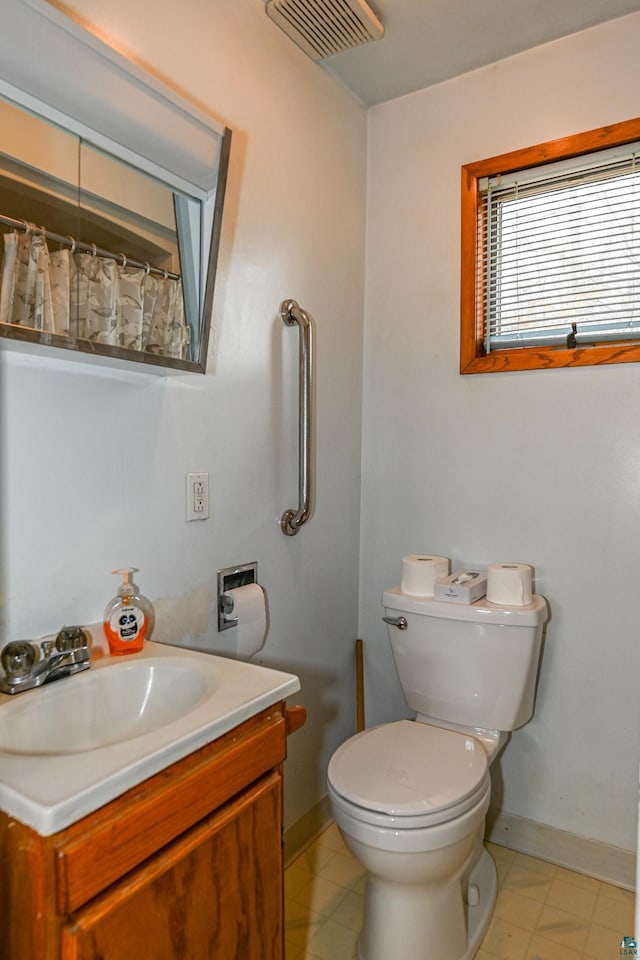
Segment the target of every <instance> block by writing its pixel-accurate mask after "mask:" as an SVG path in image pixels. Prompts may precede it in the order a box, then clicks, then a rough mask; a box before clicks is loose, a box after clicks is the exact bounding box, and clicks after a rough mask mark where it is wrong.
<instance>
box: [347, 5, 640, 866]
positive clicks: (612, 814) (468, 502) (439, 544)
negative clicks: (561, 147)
mask: <svg viewBox="0 0 640 960" xmlns="http://www.w3.org/2000/svg"><path fill="white" fill-rule="evenodd" d="M639 41H640V15H638V14H634V15H632V16H629V17H626V18H624V19H622V20H618V21H614V22H612V23H609V24H606V25H604V26H602V27H598V28H595V29H593V30H589V31H585V32H583V33H581V34H577V35H575V36H573V37H569V38H567V39H564V40H560V41H558V42H556V43H551V44H548V45H546V46H543V47H540V48H538V49H536V50H532V51H530V52H528V53H525V54H522V55H519V56H516V57H513V58H511V59H509V60H505V61H503V62H501V63H497V64H495V65H493V66H490V67H487V68H486V69H483V70H479V71H477V72H474V73H470V74H467V75H466V76H462V77H459V78H458V79H456V80H452V81H450V82H447V83H443V84H441V85H439V86H436V87H433V88H431V89H427V90H424V91H421V92H419V93H416V94H414V95H412V96H407V97H404V98H402V99H399V100H396V101H393V102H391V103H387V104H383V105H381V106H379V107H376V108H374V109H373V110H372V111H371V112H370V121H369V123H370V126H369V138H370V139H369V187H368V190H369V195H368V224H367V281H366V304H367V307H366V335H365V399H364V411H365V413H364V428H363V429H364V434H363V435H364V453H363V463H364V470H363V478H364V479H363V506H362V544H361V558H362V559H361V617H360V629H361V633H362V635H363V637H364V639H365V648H366V650H367V669H368V678H369V693H370V698H371V700H372V701H373V704H372V709H371V711H370V713H369V719H370V720H371V721H372V722H373V721H375V720H384V719H387V718H388V717H392V716H397V715H399V714H402V712H403V710H404V709H405V706H404V701H403V699H402V696H401V692H400V690H399V688H398V685H397V683H396V682H395V681H394V680H393V676H394V670H393V665H392V662H391V657H390V654H389V648H388V638H387V635H386V630H385V628H384V626H383V624H381V623H380V619H379V618H380V613H381V610H380V595H381V592H382V590H383V589H384V588H385V587H386V586H389V585H391V584H393V583H397V582H398V579H399V576H400V558H401V557H402V556H403V555H404V554H407V553H414V552H421V551H426V552H435V553H439V554H445V555H447V556H451V557H453V558H454V560H455V561H457V562H459V563H469V562H472V563H473V564H486V563H487V562H491V561H524V562H528V563H532V564H533V565H534V566H535V568H536V573H537V589H538V592H540V593H542V594H544V595H545V596H547V597H548V598H549V601H550V603H551V610H552V620H551V623H550V625H549V630H548V635H547V642H546V647H545V651H544V658H543V662H542V670H541V675H540V684H539V691H538V702H537V710H536V715H535V718H534V720H533V722H532V723H530V724H529V725H528V726H526V727H524V728H523V729H522V730H520V731H518V732H517V733H515V734H514V735H513V738H512V741H511V743H510V744H509V745H508V746H507V748H506V750H505V753H504V755H503V759H502V760H501V761H500V763H499V766H498V768H497V769H496V770H494V802H495V803H496V804H497V805H498V806H500V808H501V809H502V810H503V811H506V812H508V813H510V814H513V815H517V816H520V817H524V818H528V819H531V820H534V821H537V822H538V823H542V824H547V825H550V826H552V827H554V828H556V829H560V830H564V831H568V832H571V833H573V834H576V835H578V836H580V837H583V838H593V839H597V840H600V841H603V842H605V843H607V844H610V845H612V846H615V847H620V848H623V849H626V850H633V849H634V847H635V824H636V796H637V771H638V733H639V729H640V727H639V723H638V720H639V704H640V698H639V697H638V693H637V684H638V677H639V676H640V644H639V643H638V637H639V633H638V613H637V605H638V601H637V590H636V589H635V586H634V584H633V578H634V571H635V568H636V565H637V554H638V544H639V542H640V528H639V499H638V497H639V494H640V480H639V478H640V429H639V426H638V425H639V424H640V368H639V367H638V365H637V364H626V365H620V366H610V367H607V368H606V369H605V368H597V367H591V368H583V369H580V370H577V369H576V370H557V371H533V372H525V373H513V374H500V375H486V376H475V377H473V376H467V377H461V376H460V375H459V373H458V347H459V334H458V323H459V300H458V298H459V269H460V268H459V248H460V227H459V221H460V205H459V190H460V166H461V164H463V163H468V162H471V161H474V160H481V159H483V158H486V157H490V156H494V155H497V154H500V153H503V152H506V151H509V150H514V149H517V148H519V147H526V146H530V145H533V144H536V143H540V142H543V141H545V140H550V139H553V138H556V137H561V136H565V135H567V134H571V133H578V132H581V131H584V130H589V129H592V128H595V127H598V126H601V125H604V124H608V123H613V122H616V121H620V120H626V119H629V118H631V117H634V116H637V115H638V97H637V90H638V86H639V84H640V61H639V60H638V56H637V51H638V42H639ZM498 669H499V667H498ZM503 681H504V682H505V683H508V682H509V678H508V677H507V676H505V677H504V678H503Z"/></svg>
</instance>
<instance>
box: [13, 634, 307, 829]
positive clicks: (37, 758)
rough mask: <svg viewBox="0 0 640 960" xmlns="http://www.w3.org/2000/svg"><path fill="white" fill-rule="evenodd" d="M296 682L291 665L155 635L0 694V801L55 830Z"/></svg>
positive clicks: (25, 819)
mask: <svg viewBox="0 0 640 960" xmlns="http://www.w3.org/2000/svg"><path fill="white" fill-rule="evenodd" d="M299 689H300V682H299V680H298V678H297V677H295V676H293V675H292V674H290V673H282V672H281V671H279V670H271V669H269V668H267V667H261V666H258V665H256V664H252V663H244V662H242V661H239V660H229V659H227V658H225V657H218V656H213V655H210V654H206V653H199V652H196V651H193V650H183V649H180V648H178V647H170V646H166V645H165V644H161V643H153V642H151V643H147V644H145V648H144V650H143V651H142V653H138V654H133V655H130V656H127V657H114V658H111V657H108V656H107V657H104V658H102V659H98V660H96V661H95V662H94V661H93V660H92V665H91V669H90V670H87V671H85V672H83V673H79V674H76V675H75V676H72V677H67V678H65V679H62V680H56V681H54V682H53V683H51V684H47V685H46V686H44V687H41V688H39V689H36V690H30V691H28V692H26V693H19V694H15V695H13V696H2V695H0V809H1V810H4V812H5V813H8V814H9V815H10V816H13V817H15V818H16V819H17V820H20V821H21V822H22V823H26V824H27V825H28V826H30V827H33V828H34V829H35V830H37V832H38V833H40V834H41V835H42V836H50V835H51V834H53V833H56V832H57V831H58V830H62V829H63V828H64V827H67V826H69V825H70V824H72V823H75V822H76V821H77V820H80V819H81V818H82V817H84V816H86V814H88V813H91V812H92V811H93V810H97V809H98V807H101V806H103V805H104V804H105V803H108V801H109V800H113V799H114V797H117V796H119V795H120V794H122V793H124V792H125V791H126V790H128V789H130V788H131V787H134V786H136V784H138V783H141V782H142V781H143V780H146V779H147V777H150V776H153V774H154V773H158V772H159V771H160V770H163V769H164V768H165V767H168V766H169V765H170V764H172V763H174V762H175V761H176V760H180V759H182V757H186V756H187V755H188V754H190V753H193V752H194V751H195V750H198V749H199V748H200V747H202V746H204V745H205V744H207V743H210V742H211V741H212V740H215V739H217V738H218V737H220V736H222V734H224V733H227V731H229V730H232V729H233V728H234V727H236V726H237V725H238V724H240V723H243V722H244V721H245V720H248V719H249V718H250V717H252V716H255V714H257V713H260V711H261V710H264V709H266V708H267V707H270V706H271V705H272V704H274V703H277V702H278V701H280V700H284V699H285V698H286V697H288V696H289V695H291V694H293V693H295V692H296V691H297V690H299Z"/></svg>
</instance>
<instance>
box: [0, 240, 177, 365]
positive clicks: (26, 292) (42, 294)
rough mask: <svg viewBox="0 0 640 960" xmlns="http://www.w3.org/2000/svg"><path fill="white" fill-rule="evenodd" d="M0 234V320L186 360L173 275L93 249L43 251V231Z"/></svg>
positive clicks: (175, 279)
mask: <svg viewBox="0 0 640 960" xmlns="http://www.w3.org/2000/svg"><path fill="white" fill-rule="evenodd" d="M25 227H26V229H25V230H24V232H18V231H17V230H13V231H11V232H8V233H5V234H4V255H3V264H2V280H1V285H0V322H2V323H11V324H17V325H20V326H25V327H31V328H33V329H36V330H41V331H44V332H50V333H54V334H60V335H63V336H69V337H74V338H75V337H77V338H81V339H84V340H90V341H94V342H96V343H102V344H110V345H112V346H118V347H125V348H127V349H130V350H144V351H147V352H149V353H155V354H159V355H162V356H166V357H177V358H181V359H185V358H188V356H189V340H190V328H189V325H188V324H187V323H186V321H185V315H184V301H183V293H182V283H181V281H180V279H179V278H175V277H172V276H168V275H167V274H166V273H165V274H162V273H160V274H158V272H157V271H154V272H152V271H151V270H150V269H149V268H148V267H147V268H145V267H140V266H137V265H136V266H133V265H131V266H128V265H127V261H126V258H125V257H124V256H122V262H121V263H120V262H118V261H117V260H116V259H115V258H112V257H105V256H100V255H99V254H97V252H95V251H93V252H91V253H87V252H79V251H76V250H75V246H76V244H75V241H74V240H73V239H72V238H71V237H70V238H69V244H70V249H67V248H64V247H62V248H61V249H52V250H50V249H49V245H48V243H47V237H46V233H45V231H44V230H42V229H39V228H37V227H35V226H34V225H32V224H25Z"/></svg>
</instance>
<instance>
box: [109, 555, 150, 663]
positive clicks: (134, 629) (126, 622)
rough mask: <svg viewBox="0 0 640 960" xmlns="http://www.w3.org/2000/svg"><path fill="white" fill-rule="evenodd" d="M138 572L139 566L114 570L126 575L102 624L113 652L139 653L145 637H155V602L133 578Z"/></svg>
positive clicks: (116, 572)
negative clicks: (143, 593)
mask: <svg viewBox="0 0 640 960" xmlns="http://www.w3.org/2000/svg"><path fill="white" fill-rule="evenodd" d="M137 572H138V570H137V567H126V568H124V569H123V570H114V571H113V573H115V574H119V575H120V576H121V577H122V583H121V584H120V586H119V587H118V595H117V596H116V597H114V598H113V600H112V601H111V602H110V603H109V604H107V609H106V610H105V612H104V622H103V625H102V626H103V629H104V634H105V636H106V638H107V640H108V641H109V650H110V651H111V654H112V656H119V655H121V654H126V653H139V652H140V650H142V647H143V646H144V641H145V639H146V640H149V639H150V637H151V632H152V630H153V625H154V613H153V606H152V604H151V602H150V601H149V600H147V598H146V597H143V596H142V595H141V593H140V591H139V590H138V587H137V586H136V585H135V583H134V582H133V574H134V573H137Z"/></svg>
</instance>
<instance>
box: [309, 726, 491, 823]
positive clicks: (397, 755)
mask: <svg viewBox="0 0 640 960" xmlns="http://www.w3.org/2000/svg"><path fill="white" fill-rule="evenodd" d="M487 770H488V763H487V755H486V753H485V750H484V748H483V746H482V744H481V743H480V742H479V741H478V740H475V739H474V738H473V737H471V736H467V735H466V734H464V733H456V732H455V731H453V730H445V729H443V728H441V727H434V726H431V725H429V724H426V723H420V722H417V721H415V720H399V721H397V722H396V723H385V724H382V725H381V726H379V727H372V728H371V729H370V730H365V731H364V732H363V733H359V734H356V736H355V737H351V739H350V740H347V741H346V743H343V744H342V746H341V747H339V748H338V749H337V750H336V752H335V753H334V755H333V757H332V758H331V762H330V763H329V771H328V775H329V781H330V783H331V784H332V786H333V788H334V789H335V790H336V791H337V793H339V794H341V795H342V796H343V797H344V798H345V799H346V800H349V801H351V803H355V804H358V805H359V806H361V807H366V808H367V809H369V810H377V811H380V812H381V813H387V814H392V815H397V816H406V817H409V816H418V815H421V814H425V813H436V812H437V811H438V810H444V809H446V808H447V807H451V806H453V805H454V804H457V803H460V802H461V801H463V800H464V799H465V798H466V797H468V796H470V795H471V794H473V793H474V792H475V791H476V790H477V789H478V787H479V786H480V784H481V783H482V781H483V780H484V778H485V777H486V776H487Z"/></svg>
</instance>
